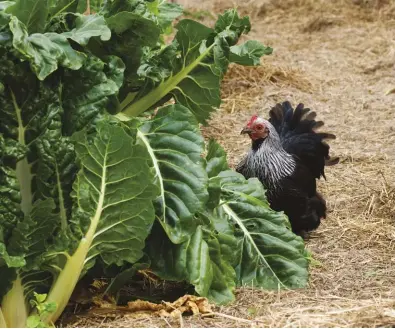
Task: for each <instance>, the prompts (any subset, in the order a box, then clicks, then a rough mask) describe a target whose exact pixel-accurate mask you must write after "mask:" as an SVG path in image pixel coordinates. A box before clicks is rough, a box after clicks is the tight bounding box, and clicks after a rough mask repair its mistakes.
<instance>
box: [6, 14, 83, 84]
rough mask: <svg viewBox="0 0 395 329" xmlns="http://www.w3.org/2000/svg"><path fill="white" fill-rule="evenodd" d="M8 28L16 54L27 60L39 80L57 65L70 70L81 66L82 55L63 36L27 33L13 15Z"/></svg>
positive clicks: (24, 27)
mask: <svg viewBox="0 0 395 329" xmlns="http://www.w3.org/2000/svg"><path fill="white" fill-rule="evenodd" d="M10 29H11V31H12V34H13V36H14V38H13V45H14V47H15V49H16V50H17V51H18V55H19V56H20V58H21V59H23V60H27V61H29V63H30V65H31V67H32V70H33V71H34V72H35V73H36V74H37V77H38V78H39V79H40V80H44V79H45V78H46V77H47V76H48V75H50V74H51V73H52V72H54V71H56V70H57V69H58V67H59V65H61V66H63V67H66V68H69V69H71V70H78V69H79V68H81V66H82V64H83V61H84V56H83V55H82V54H81V53H79V52H77V51H75V50H74V49H73V48H72V47H71V46H70V44H69V42H68V40H67V38H66V37H65V36H63V35H61V34H57V33H44V34H40V33H35V34H32V35H28V32H27V30H26V26H25V25H24V24H23V23H22V22H20V21H19V20H18V19H17V18H16V17H15V16H13V17H12V18H11V22H10Z"/></svg>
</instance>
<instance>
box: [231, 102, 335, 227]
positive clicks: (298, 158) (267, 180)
mask: <svg viewBox="0 0 395 329" xmlns="http://www.w3.org/2000/svg"><path fill="white" fill-rule="evenodd" d="M269 115H270V119H269V120H265V119H263V118H261V117H259V116H257V115H254V116H252V117H251V119H250V121H249V122H248V123H247V126H246V127H245V128H244V129H243V130H242V132H241V133H242V134H248V135H249V136H250V138H251V140H252V147H251V150H250V151H249V152H248V154H247V156H246V157H245V158H244V159H243V160H242V161H241V162H240V163H239V164H238V166H237V168H236V171H237V172H239V173H241V174H242V175H244V177H246V178H250V177H257V178H258V179H259V180H260V181H261V182H262V184H263V185H264V186H265V187H266V189H267V198H268V201H269V203H270V206H271V208H272V209H274V210H276V211H284V213H285V214H286V215H287V216H288V218H289V220H290V223H291V226H292V230H293V231H294V232H295V233H297V234H304V233H305V232H308V231H312V230H314V229H316V228H317V227H318V226H319V225H320V223H321V219H322V218H326V210H327V208H326V202H325V200H324V199H323V197H322V196H321V195H320V194H319V193H318V192H317V185H316V179H319V178H320V177H324V179H326V177H325V173H324V167H325V166H328V165H334V164H337V163H338V162H339V158H331V157H330V156H329V145H328V144H327V143H325V141H324V140H326V139H335V138H336V136H335V135H333V134H328V133H317V132H315V130H316V129H317V128H319V127H321V126H323V125H324V123H323V122H322V121H315V120H314V119H315V117H316V113H315V112H312V111H310V109H308V108H304V105H303V104H299V105H298V106H297V107H296V109H295V110H294V109H293V108H292V106H291V104H290V103H289V102H288V101H286V102H284V103H282V104H277V105H276V106H275V107H273V108H272V109H271V111H270V113H269Z"/></svg>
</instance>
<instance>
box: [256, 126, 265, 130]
mask: <svg viewBox="0 0 395 329" xmlns="http://www.w3.org/2000/svg"><path fill="white" fill-rule="evenodd" d="M255 129H256V130H262V129H263V126H262V125H256V126H255Z"/></svg>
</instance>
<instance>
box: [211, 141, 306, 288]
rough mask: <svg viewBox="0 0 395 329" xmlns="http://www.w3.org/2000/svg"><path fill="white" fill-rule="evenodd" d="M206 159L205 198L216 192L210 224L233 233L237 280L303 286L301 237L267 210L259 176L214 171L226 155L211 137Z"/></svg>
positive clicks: (271, 285)
mask: <svg viewBox="0 0 395 329" xmlns="http://www.w3.org/2000/svg"><path fill="white" fill-rule="evenodd" d="M207 163H208V166H207V168H208V170H209V174H210V173H211V175H210V196H212V195H214V196H216V197H217V198H218V194H219V198H218V203H217V206H216V207H215V209H214V213H215V214H216V215H217V219H216V220H212V221H211V222H212V224H213V225H214V227H215V229H216V230H217V231H218V232H220V233H222V234H224V236H225V237H228V236H231V235H234V236H236V238H237V239H238V241H239V248H240V249H239V250H240V254H239V255H238V259H237V261H236V263H233V264H234V266H235V269H236V273H237V280H238V284H239V285H253V286H257V287H261V288H266V289H277V288H282V287H290V288H296V287H303V286H305V285H306V283H307V280H308V270H307V269H308V260H307V252H306V250H305V249H304V243H303V240H302V238H301V237H299V236H296V235H295V234H294V233H293V232H292V231H291V230H290V224H289V221H288V218H287V217H286V216H285V215H284V214H283V213H278V212H275V211H273V210H272V209H270V207H269V204H268V202H267V199H266V195H265V190H264V189H263V186H262V184H261V183H260V182H259V180H258V179H256V178H251V179H249V180H246V179H245V178H244V177H243V176H242V175H240V174H238V173H235V172H233V171H231V170H225V171H221V172H219V171H220V170H221V169H222V168H224V169H225V168H226V167H227V165H226V154H225V151H224V150H223V149H222V148H221V147H220V146H219V145H218V144H217V143H215V142H214V141H211V142H210V144H209V147H208V154H207ZM218 172H219V173H218ZM214 173H218V174H217V176H214V175H213V174H214ZM218 190H219V191H220V192H218ZM213 191H214V192H213ZM213 199H214V200H216V198H213ZM224 218H226V219H227V221H224ZM227 223H228V224H227ZM230 223H231V224H232V225H230Z"/></svg>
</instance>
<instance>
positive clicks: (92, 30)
mask: <svg viewBox="0 0 395 329" xmlns="http://www.w3.org/2000/svg"><path fill="white" fill-rule="evenodd" d="M75 15H77V19H76V20H75V28H74V29H72V30H71V31H70V32H64V33H62V35H63V36H65V37H66V38H69V39H72V40H74V41H75V42H77V43H79V44H80V45H82V46H86V45H87V44H88V42H89V40H90V39H91V38H92V37H100V39H101V40H102V41H108V40H110V38H111V30H110V29H109V28H108V27H107V24H106V21H105V20H104V17H103V16H101V15H97V14H95V15H88V16H86V15H81V14H75Z"/></svg>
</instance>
